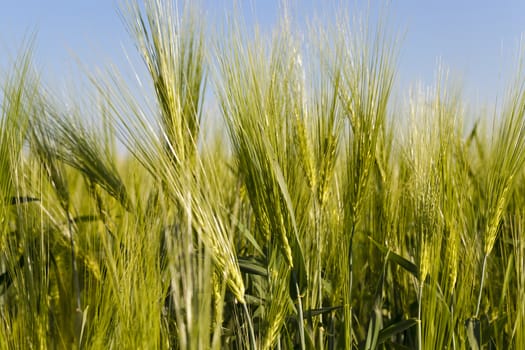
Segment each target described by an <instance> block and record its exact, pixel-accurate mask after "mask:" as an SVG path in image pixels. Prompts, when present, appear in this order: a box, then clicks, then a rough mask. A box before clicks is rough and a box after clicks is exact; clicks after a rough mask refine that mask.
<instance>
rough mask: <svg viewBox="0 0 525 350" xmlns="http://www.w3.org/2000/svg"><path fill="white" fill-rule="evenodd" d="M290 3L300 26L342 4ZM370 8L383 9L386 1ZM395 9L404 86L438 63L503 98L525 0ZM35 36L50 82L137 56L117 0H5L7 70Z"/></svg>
mask: <svg viewBox="0 0 525 350" xmlns="http://www.w3.org/2000/svg"><path fill="white" fill-rule="evenodd" d="M237 1H238V2H239V3H241V4H242V6H243V7H244V11H243V13H244V15H245V16H246V22H247V23H252V22H258V23H260V24H261V25H262V27H263V28H270V27H271V25H272V24H273V23H274V22H275V20H276V18H278V16H279V11H280V6H279V3H280V2H279V0H244V1H243V0H237ZM200 2H201V4H202V8H204V9H205V10H206V12H207V16H208V18H209V19H210V21H211V22H213V21H215V22H216V23H221V22H222V19H223V18H224V14H225V13H226V12H228V10H227V9H228V8H231V7H232V4H233V2H234V0H200ZM290 3H291V7H292V8H293V9H295V12H294V13H295V19H296V21H297V23H299V25H300V24H301V23H303V22H305V21H306V20H307V19H308V18H312V16H314V15H316V14H319V13H327V16H325V18H330V13H333V12H331V11H332V9H334V8H336V7H337V5H336V1H322V0H303V1H301V0H291V1H290ZM337 3H348V4H349V5H348V6H347V8H348V9H350V10H351V11H353V9H355V8H358V9H361V10H363V9H366V8H367V6H368V1H348V2H345V1H338V2H337ZM371 3H372V4H373V5H372V7H373V8H377V7H379V6H380V5H378V4H380V3H382V2H381V1H371ZM327 4H328V5H327ZM389 9H390V10H389V12H390V18H391V19H392V22H393V26H392V27H393V28H394V29H396V30H398V31H399V32H401V33H404V39H403V41H402V43H401V47H400V59H399V65H398V67H399V69H398V79H399V83H400V85H401V86H402V87H406V86H408V84H409V82H414V81H416V80H422V81H423V83H426V84H430V83H431V82H432V81H433V77H434V73H435V71H436V65H437V62H438V60H439V61H441V62H443V63H444V64H445V65H446V66H448V67H449V69H450V72H451V76H452V77H453V78H457V79H459V80H460V81H462V82H463V86H464V89H465V93H466V95H467V96H468V97H470V98H474V99H476V98H477V99H480V100H482V101H485V100H487V99H493V97H494V96H495V95H496V93H500V94H501V93H502V86H503V85H502V82H504V81H506V80H505V79H506V78H508V77H509V76H510V75H511V73H512V67H513V64H514V62H515V58H516V54H517V52H518V44H519V39H520V36H521V34H522V33H523V32H525V1H521V0H513V1H511V0H508V1H483V0H480V1H474V0H469V1H465V0H463V1H462V0H441V1H436V0H430V1H416V0H412V1H409V0H392V1H391V2H390V5H389ZM358 11H359V10H358ZM33 32H36V33H37V40H36V55H35V56H36V62H37V66H38V67H39V68H41V70H42V71H43V72H44V78H45V79H46V80H47V81H48V82H49V83H50V84H51V85H53V84H60V83H61V82H62V81H63V80H71V79H72V78H73V79H74V76H75V74H79V73H78V70H77V69H76V68H75V67H76V65H77V59H78V60H80V61H81V62H82V63H83V64H84V65H85V66H86V67H88V69H90V68H91V67H94V66H104V65H107V64H109V63H114V64H116V65H118V66H123V65H127V63H126V62H127V61H126V59H125V56H124V54H123V48H124V49H126V50H128V51H129V52H131V53H133V52H134V51H133V46H132V43H131V41H130V39H129V37H128V35H127V33H126V31H125V29H124V27H123V25H122V22H121V20H120V18H119V15H118V12H117V10H116V2H115V1H114V0H17V1H5V2H4V3H3V4H2V11H0V52H1V53H0V67H2V68H3V69H5V67H6V62H7V61H8V60H9V57H10V56H12V55H13V54H15V53H16V49H17V47H19V44H20V42H21V41H22V40H23V38H24V37H27V36H28V35H29V34H31V33H33ZM502 76H503V78H502Z"/></svg>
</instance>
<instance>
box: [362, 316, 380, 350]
mask: <svg viewBox="0 0 525 350" xmlns="http://www.w3.org/2000/svg"><path fill="white" fill-rule="evenodd" d="M382 323H383V322H382V315H381V309H380V308H379V307H374V312H373V313H372V317H371V318H370V323H369V324H368V333H367V335H366V343H365V350H372V349H375V348H376V347H377V341H378V338H379V332H380V329H381V327H382V326H383V325H382Z"/></svg>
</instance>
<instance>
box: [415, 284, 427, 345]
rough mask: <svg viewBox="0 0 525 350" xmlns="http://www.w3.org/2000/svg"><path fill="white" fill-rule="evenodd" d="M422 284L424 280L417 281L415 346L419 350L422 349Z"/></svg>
mask: <svg viewBox="0 0 525 350" xmlns="http://www.w3.org/2000/svg"><path fill="white" fill-rule="evenodd" d="M424 284H425V282H424V281H420V283H419V305H418V307H417V319H418V323H417V348H418V349H419V350H421V349H423V341H422V323H423V322H422V320H421V315H422V304H423V287H424Z"/></svg>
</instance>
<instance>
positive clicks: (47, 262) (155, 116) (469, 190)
mask: <svg viewBox="0 0 525 350" xmlns="http://www.w3.org/2000/svg"><path fill="white" fill-rule="evenodd" d="M121 13H122V15H123V17H124V22H125V25H126V26H127V28H128V30H129V32H130V34H131V36H132V37H133V38H134V40H135V41H136V46H137V49H138V52H139V54H140V55H141V56H142V58H143V61H144V64H145V66H146V70H147V72H148V78H149V79H150V80H149V83H150V84H149V88H151V91H150V93H149V96H153V97H154V101H153V103H152V102H151V101H149V100H147V99H144V100H142V99H141V97H138V96H137V95H136V94H134V93H132V91H134V90H133V87H131V86H129V84H127V83H125V82H124V80H123V79H122V78H121V77H120V75H119V74H118V72H115V71H110V72H108V73H107V74H104V75H103V76H96V75H91V76H90V78H91V82H92V89H91V90H87V93H86V94H84V95H82V96H74V97H73V98H72V100H73V103H70V104H65V103H63V102H62V101H61V100H59V99H58V98H57V97H56V96H54V94H53V93H51V92H50V91H48V90H47V89H45V88H44V86H43V85H41V84H40V83H39V79H38V75H37V74H36V73H35V72H33V70H32V64H31V53H32V49H31V46H29V47H28V48H26V49H25V51H23V52H22V54H21V55H20V56H19V58H18V60H17V62H16V64H14V65H13V66H12V69H11V73H10V74H9V75H8V76H5V77H3V80H2V83H3V94H2V100H1V105H0V106H1V109H0V112H1V114H0V127H1V128H0V194H1V198H0V252H1V255H0V349H33V348H39V349H47V348H51V349H75V348H78V349H79V348H92V349H101V348H115V349H121V348H123V349H247V348H254V349H297V348H299V349H328V350H331V349H344V348H347V349H414V348H418V349H436V348H438V349H470V348H479V349H488V348H498V349H506V348H516V349H520V348H525V307H524V305H525V304H524V303H523V302H522V300H523V299H524V298H525V270H524V268H525V243H524V242H525V241H524V239H523V228H524V227H525V212H524V210H523V208H525V196H524V195H523V194H524V193H525V185H524V184H525V181H524V180H525V173H524V171H523V166H524V163H525V133H524V130H525V119H524V118H525V92H524V86H525V85H524V84H525V76H524V75H523V72H522V70H521V68H520V67H521V66H519V67H518V70H517V77H516V82H514V84H512V85H510V88H509V91H508V94H507V99H506V102H505V104H504V105H503V106H502V107H501V108H495V109H494V111H495V112H494V115H493V120H491V121H490V122H492V123H493V124H494V125H495V127H494V130H495V131H494V132H493V133H489V132H487V131H486V130H487V125H490V124H488V122H489V121H488V120H486V118H484V117H483V114H481V113H480V114H479V115H476V116H475V117H476V118H475V120H476V122H475V123H474V125H473V127H472V128H471V129H466V128H465V126H464V123H465V124H468V123H466V122H464V119H467V118H466V113H465V110H466V107H465V105H464V103H463V101H462V99H461V95H460V93H459V91H458V90H456V89H454V87H453V86H452V84H450V83H449V82H447V77H446V74H445V73H444V70H440V71H439V74H438V81H437V83H436V86H435V88H434V89H428V90H426V93H422V92H420V91H419V90H415V92H413V93H412V94H410V96H409V102H408V104H407V106H406V108H404V107H402V105H399V106H398V107H397V108H394V107H393V105H392V104H391V103H390V98H391V97H390V95H391V94H392V89H393V87H394V78H395V68H396V67H395V63H396V53H397V43H396V41H395V37H394V36H392V37H389V36H388V35H387V34H388V33H389V28H387V27H383V25H384V24H385V23H386V19H382V20H383V21H384V22H381V23H380V24H379V25H377V27H373V26H371V25H370V24H369V23H368V22H366V21H365V24H362V23H361V25H360V26H358V25H355V26H353V25H351V24H348V23H349V21H347V20H345V18H344V17H342V18H340V19H339V21H338V22H337V24H336V25H335V26H334V27H333V28H323V29H322V30H318V31H316V32H315V33H312V34H311V35H310V36H308V35H307V36H306V37H305V38H302V37H300V36H299V35H298V33H297V31H294V30H293V29H292V28H293V25H292V23H293V21H292V20H291V18H289V17H286V16H284V17H283V18H282V20H281V21H280V23H279V25H278V26H277V27H276V31H275V32H274V34H273V36H272V38H271V40H267V37H266V36H264V35H263V34H261V33H258V32H256V33H255V34H253V37H252V36H251V35H249V34H247V33H246V31H245V30H244V29H245V28H243V27H241V26H240V24H239V22H238V19H235V18H234V19H230V22H229V23H228V26H227V27H226V28H225V29H223V33H222V35H220V36H219V35H217V36H216V37H213V38H212V39H213V40H210V41H208V40H205V39H206V38H205V35H204V33H208V30H209V29H210V28H206V27H205V26H204V24H206V21H205V20H203V19H202V18H201V17H199V16H200V13H199V12H198V9H197V8H196V7H190V6H189V7H186V8H183V9H182V11H181V12H180V13H182V15H181V16H179V15H178V13H179V12H178V9H177V8H176V6H175V4H174V3H173V2H171V1H168V0H166V1H160V0H151V1H149V0H148V1H144V3H139V2H134V1H124V2H122V6H121ZM356 24H359V23H356ZM208 81H209V82H210V83H211V86H212V87H213V90H214V92H215V94H216V96H215V97H216V100H215V102H217V104H218V112H217V115H211V112H210V115H206V114H207V113H208V110H206V109H205V108H203V106H204V99H205V97H206V98H208V97H209V95H205V89H204V87H205V86H206V85H207V83H208ZM146 95H148V94H146ZM86 106H87V107H86ZM204 115H206V117H207V118H219V117H221V118H222V120H223V121H224V126H225V132H223V130H217V134H216V136H215V138H213V137H210V136H209V135H213V131H212V132H208V135H207V138H205V137H204V135H203V130H204V129H206V127H207V126H208V125H207V124H206V122H205V120H206V118H203V116H204ZM396 125H403V126H406V127H396ZM225 135H227V137H228V138H227V140H226V141H225V140H224V139H223V137H224V136H225ZM118 142H120V144H121V145H123V146H116V145H117V144H118ZM119 147H120V148H119ZM122 148H125V150H123V149H122Z"/></svg>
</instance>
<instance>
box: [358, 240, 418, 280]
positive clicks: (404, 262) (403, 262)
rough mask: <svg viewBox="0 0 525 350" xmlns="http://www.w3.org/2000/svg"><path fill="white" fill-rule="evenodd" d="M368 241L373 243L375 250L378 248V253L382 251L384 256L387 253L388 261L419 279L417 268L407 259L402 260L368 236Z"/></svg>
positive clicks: (399, 256)
mask: <svg viewBox="0 0 525 350" xmlns="http://www.w3.org/2000/svg"><path fill="white" fill-rule="evenodd" d="M368 239H369V240H370V241H371V242H372V243H374V245H375V246H376V247H377V248H379V250H380V251H382V252H383V253H385V254H387V253H388V259H389V260H391V261H392V262H394V263H396V264H397V265H399V266H401V267H402V268H404V269H405V270H407V271H408V272H410V274H411V275H412V276H414V277H416V278H417V279H419V268H418V267H417V265H416V264H414V263H413V262H411V261H410V260H408V259H405V258H403V257H402V256H401V255H399V254H396V253H394V252H393V251H391V250H390V249H389V248H387V247H385V246H384V245H382V244H381V243H379V242H376V241H375V240H374V239H373V238H372V237H370V236H368Z"/></svg>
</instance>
